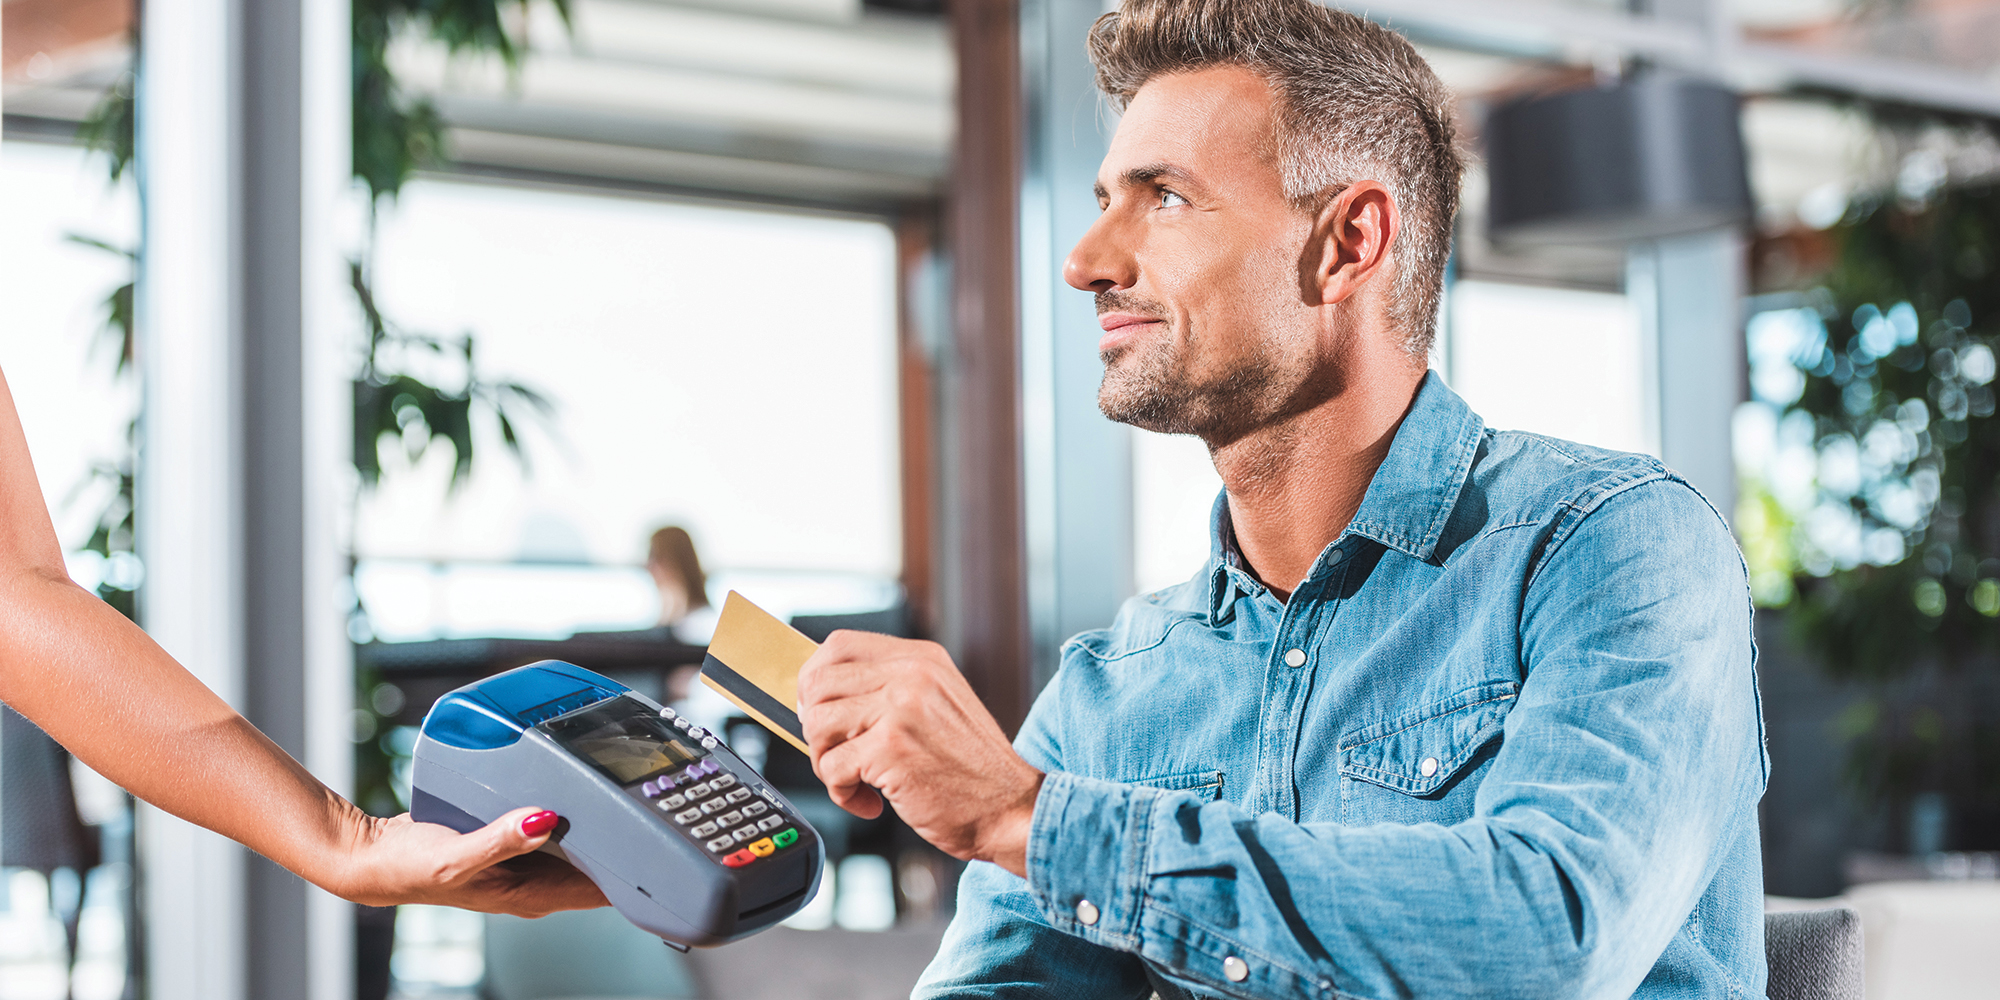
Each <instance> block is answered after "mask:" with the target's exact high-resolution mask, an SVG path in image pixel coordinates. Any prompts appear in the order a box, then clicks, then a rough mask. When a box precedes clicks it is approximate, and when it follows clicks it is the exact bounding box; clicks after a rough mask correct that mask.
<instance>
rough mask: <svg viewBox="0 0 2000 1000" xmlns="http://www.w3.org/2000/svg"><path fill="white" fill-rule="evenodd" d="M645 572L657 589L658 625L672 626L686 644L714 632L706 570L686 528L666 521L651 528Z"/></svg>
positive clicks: (696, 642)
mask: <svg viewBox="0 0 2000 1000" xmlns="http://www.w3.org/2000/svg"><path fill="white" fill-rule="evenodd" d="M646 572H647V573H649V574H651V575H652V577H653V586H654V587H655V588H657V589H658V590H659V592H660V620H659V627H661V628H669V629H672V630H673V633H674V638H676V639H679V640H680V641H682V642H685V643H688V644H689V645H694V646H700V645H705V644H707V642H708V640H709V637H710V636H711V635H713V634H714V632H715V609H714V608H712V607H710V605H709V603H708V574H706V573H703V572H702V570H701V556H700V555H698V554H696V553H695V550H694V538H693V537H691V536H690V535H689V534H688V532H687V529H686V528H683V527H680V526H679V525H669V526H668V527H665V528H661V529H660V530H658V531H655V532H653V537H652V540H651V541H650V542H648V544H647V546H646Z"/></svg>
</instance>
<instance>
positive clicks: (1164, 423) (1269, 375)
mask: <svg viewBox="0 0 2000 1000" xmlns="http://www.w3.org/2000/svg"><path fill="white" fill-rule="evenodd" d="M1097 310H1098V312H1099V313H1104V312H1110V311H1113V310H1129V311H1132V312H1137V313H1141V314H1143V315H1151V316H1160V317H1165V316H1166V315H1167V313H1166V310H1165V309H1162V308H1160V307H1159V306H1157V305H1156V304H1154V303H1151V302H1146V301H1144V300H1139V299H1134V298H1131V297H1128V296H1124V295H1120V294H1119V293H1116V292H1104V293H1100V294H1099V295H1098V297H1097ZM1175 334H1176V335H1174V336H1166V337H1156V338H1149V339H1148V340H1146V341H1143V342H1141V343H1139V344H1135V345H1132V346H1128V347H1123V348H1118V349H1116V350H1110V351H1105V352H1102V353H1101V354H1100V355H1099V358H1100V359H1101V360H1102V361H1103V362H1104V381H1103V382H1101V383H1100V384H1099V385H1098V388H1097V408H1098V409H1099V410H1100V411H1102V412H1103V413H1104V415H1105V416H1106V417H1109V418H1111V419H1112V420H1115V421H1117V422H1119V423H1122V424H1130V425H1132V426H1134V427H1137V428H1139V429H1141V430H1148V431H1153V432H1155V433H1159V434H1191V435H1194V436H1195V437H1198V438H1201V439H1202V440H1203V441H1206V442H1208V444H1209V445H1210V446H1211V447H1215V446H1219V445H1221V444H1224V443H1227V442H1229V441H1233V440H1235V439H1236V438H1238V437H1241V436H1242V435H1243V434H1245V433H1248V432H1249V431H1250V430H1251V429H1253V428H1255V427H1256V426H1257V425H1258V424H1260V423H1261V422H1263V421H1264V420H1266V419H1268V417H1269V416H1270V414H1269V413H1268V412H1267V411H1269V410H1270V409H1271V408H1272V402H1273V400H1272V397H1274V396H1278V395H1283V394H1284V393H1283V392H1282V390H1281V387H1280V385H1279V383H1280V382H1282V381H1283V379H1282V377H1281V375H1280V373H1279V370H1278V369H1279V366H1278V365H1276V364H1274V363H1273V361H1272V359H1271V358H1270V357H1268V356H1267V355H1266V354H1265V353H1264V352H1262V351H1258V352H1256V353H1254V354H1252V355H1251V356H1249V357H1248V358H1244V359H1239V361H1238V362H1237V363H1236V364H1235V365H1233V366H1232V367H1231V368H1230V369H1229V370H1228V371H1224V372H1220V373H1217V374H1215V375H1213V376H1211V377H1207V378H1203V377H1201V376H1199V375H1198V374H1197V373H1196V372H1194V371H1193V370H1192V365H1191V364H1190V358H1191V356H1192V355H1194V354H1196V353H1197V352H1196V351H1195V350H1194V348H1195V347H1196V346H1197V338H1198V336H1199V335H1198V334H1196V333H1195V332H1194V331H1175Z"/></svg>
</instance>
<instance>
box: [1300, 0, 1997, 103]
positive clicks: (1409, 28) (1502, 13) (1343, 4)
mask: <svg viewBox="0 0 2000 1000" xmlns="http://www.w3.org/2000/svg"><path fill="white" fill-rule="evenodd" d="M1321 2H1322V3H1325V4H1327V5H1328V6H1330V7H1338V8H1341V9H1343V10H1349V11H1352V12H1354V13H1356V14H1360V15H1362V16H1364V17H1368V18H1372V19H1374V20H1376V21H1380V22H1382V23H1383V24H1387V25H1390V26H1391V27H1394V28H1397V29H1398V30H1401V31H1404V32H1406V33H1408V34H1410V35H1411V36H1412V37H1414V38H1417V39H1418V40H1420V41H1428V42H1435V43H1437V44H1440V45H1446V46H1450V47H1453V48H1463V49H1470V50H1474V51H1480V52H1489V53H1493V54H1496V55H1511V56H1524V57H1533V58H1547V59H1569V60H1574V59H1577V58H1579V57H1585V58H1589V57H1594V56H1598V55H1604V54H1612V55H1620V56H1627V57H1637V58H1642V59H1647V60H1650V61H1653V62H1657V63H1660V64H1662V65H1667V66H1672V67H1674V68H1676V69H1681V70H1685V71H1687V72H1691V73H1697V74H1701V75H1704V76H1710V77H1714V78H1717V79H1720V80H1725V81H1727V82H1729V83H1731V84H1733V85H1735V86H1736V87H1737V88H1738V89H1744V90H1754V91H1765V92H1774V91H1775V92H1782V91H1786V90H1800V89H1813V90H1822V91H1831V92H1834V93H1839V94H1847V95H1852V96H1854V97H1857V98H1863V99H1868V100H1877V101H1888V102H1893V103H1897V104H1911V105H1917V106H1920V107H1930V108H1937V109H1939V110H1943V111H1953V112H1958V113H1962V114H1970V115H1978V116H1981V117H1987V118H1996V119H2000V86H1995V85H1994V84H1992V83H1989V82H1986V81H1983V80H1980V79H1979V78H1977V77H1974V76H1971V75H1969V74H1965V73H1958V72H1953V71H1950V70H1938V69H1933V68H1931V67H1928V66H1924V65H1921V64H1917V63H1911V62H1904V61H1897V60H1891V59H1880V58H1871V57H1868V56H1856V55H1846V54H1842V55H1827V54H1820V53H1816V52H1813V51H1810V50H1807V49H1803V48H1794V47H1790V46H1783V45H1773V44H1770V43H1763V42H1746V41H1743V40H1741V38H1740V36H1739V35H1738V34H1737V33H1736V32H1735V31H1734V30H1733V26H1731V25H1729V24H1728V23H1727V22H1715V21H1711V22H1709V23H1707V24H1703V23H1700V22H1698V21H1692V22H1691V21H1687V20H1682V19H1678V18H1657V17H1651V16H1643V15H1633V14H1622V13H1618V12H1616V11H1611V10H1603V11H1596V10H1588V9H1580V8H1577V7H1574V6H1558V5H1556V4H1551V3H1535V2H1519V0H1516V2H1496V0H1488V2H1475V0H1321Z"/></svg>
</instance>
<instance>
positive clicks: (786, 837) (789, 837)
mask: <svg viewBox="0 0 2000 1000" xmlns="http://www.w3.org/2000/svg"><path fill="white" fill-rule="evenodd" d="M798 841H799V831H797V830H795V829H793V828H791V827H789V826H788V827H786V828H784V829H783V830H781V831H779V832H778V833H777V834H776V835H775V836H773V837H772V838H771V843H773V844H776V845H778V846H779V847H790V846H792V845H793V844H796V843H798Z"/></svg>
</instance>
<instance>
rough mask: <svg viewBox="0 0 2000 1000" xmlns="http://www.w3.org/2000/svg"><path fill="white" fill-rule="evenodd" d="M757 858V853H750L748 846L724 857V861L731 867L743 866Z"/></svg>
mask: <svg viewBox="0 0 2000 1000" xmlns="http://www.w3.org/2000/svg"><path fill="white" fill-rule="evenodd" d="M755 860H757V856H756V855H755V854H752V853H750V850H749V849H748V848H745V849H743V850H740V851H737V852H736V853H735V854H731V855H730V856H728V857H726V858H723V859H722V863H723V864H725V865H728V866H729V867H731V868H741V867H743V866H744V865H747V864H749V863H750V862H752V861H755Z"/></svg>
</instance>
